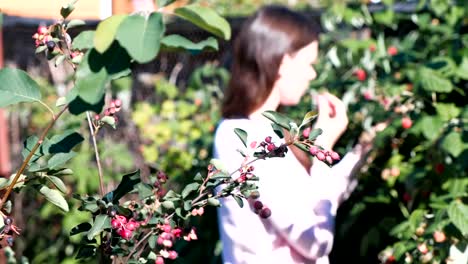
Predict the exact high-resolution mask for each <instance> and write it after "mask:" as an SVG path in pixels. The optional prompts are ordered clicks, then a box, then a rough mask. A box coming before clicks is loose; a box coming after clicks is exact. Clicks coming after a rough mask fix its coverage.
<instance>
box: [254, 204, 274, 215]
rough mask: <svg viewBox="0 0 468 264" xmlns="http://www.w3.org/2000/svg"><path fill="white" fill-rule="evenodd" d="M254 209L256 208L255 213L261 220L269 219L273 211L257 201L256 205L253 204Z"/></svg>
mask: <svg viewBox="0 0 468 264" xmlns="http://www.w3.org/2000/svg"><path fill="white" fill-rule="evenodd" d="M253 207H254V212H255V213H256V214H258V215H259V216H260V217H261V218H264V219H266V218H268V217H270V216H271V210H270V208H268V207H266V206H265V205H263V203H262V202H260V201H255V202H254V204H253Z"/></svg>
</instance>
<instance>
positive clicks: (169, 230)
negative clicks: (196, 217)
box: [163, 225, 172, 233]
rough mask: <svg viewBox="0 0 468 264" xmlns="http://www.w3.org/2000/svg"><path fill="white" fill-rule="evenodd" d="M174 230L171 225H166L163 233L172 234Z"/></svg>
mask: <svg viewBox="0 0 468 264" xmlns="http://www.w3.org/2000/svg"><path fill="white" fill-rule="evenodd" d="M171 230H172V227H171V226H170V225H164V227H163V231H164V232H166V233H170V232H171Z"/></svg>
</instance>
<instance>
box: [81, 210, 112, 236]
mask: <svg viewBox="0 0 468 264" xmlns="http://www.w3.org/2000/svg"><path fill="white" fill-rule="evenodd" d="M106 228H111V221H110V217H109V216H108V215H104V214H101V215H98V216H96V219H95V220H94V223H93V227H91V229H90V230H89V231H88V234H87V238H88V239H89V240H92V239H93V238H94V237H95V236H96V235H97V234H99V233H101V232H102V231H104V229H106Z"/></svg>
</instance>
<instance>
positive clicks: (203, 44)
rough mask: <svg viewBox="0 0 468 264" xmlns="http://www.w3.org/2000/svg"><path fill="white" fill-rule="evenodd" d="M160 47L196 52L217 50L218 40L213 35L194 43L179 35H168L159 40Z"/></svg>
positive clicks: (169, 49) (168, 49)
mask: <svg viewBox="0 0 468 264" xmlns="http://www.w3.org/2000/svg"><path fill="white" fill-rule="evenodd" d="M161 49H164V50H167V51H181V50H182V51H183V50H188V51H190V52H192V53H197V52H200V51H202V50H204V49H207V50H218V41H216V39H215V38H213V37H209V38H207V39H205V40H203V41H200V42H198V43H194V42H192V41H191V40H189V39H187V38H185V37H183V36H180V35H168V36H165V37H164V38H163V39H162V40H161Z"/></svg>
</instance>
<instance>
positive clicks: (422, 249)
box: [418, 243, 429, 254]
mask: <svg viewBox="0 0 468 264" xmlns="http://www.w3.org/2000/svg"><path fill="white" fill-rule="evenodd" d="M418 250H419V252H421V253H422V254H426V253H427V252H429V249H428V248H427V245H426V243H422V244H419V245H418Z"/></svg>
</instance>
